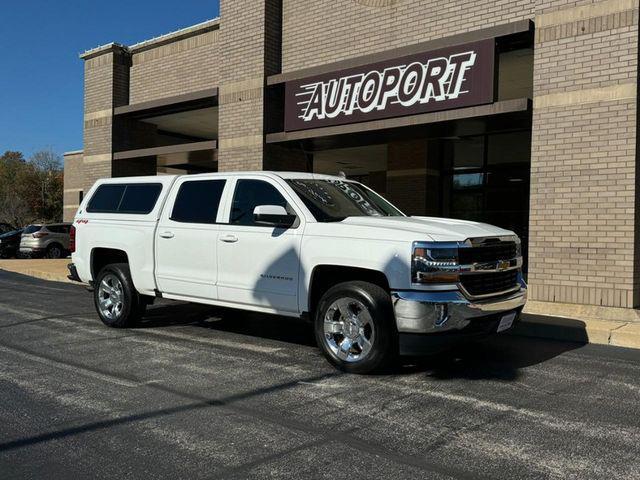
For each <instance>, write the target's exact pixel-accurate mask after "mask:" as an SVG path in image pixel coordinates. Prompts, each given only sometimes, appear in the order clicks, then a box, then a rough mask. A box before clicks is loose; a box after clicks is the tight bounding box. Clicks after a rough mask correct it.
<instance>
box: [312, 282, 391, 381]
mask: <svg viewBox="0 0 640 480" xmlns="http://www.w3.org/2000/svg"><path fill="white" fill-rule="evenodd" d="M314 330H315V336H316V340H317V342H318V346H319V347H320V349H321V350H322V353H323V354H324V355H325V357H326V358H327V359H328V360H329V362H331V363H332V364H333V365H334V366H336V367H337V368H339V369H340V370H343V371H345V372H350V373H370V372H374V371H378V370H382V369H384V368H385V367H387V366H388V365H389V364H390V363H391V361H392V360H393V358H394V357H395V356H396V355H397V348H398V335H397V330H396V327H395V322H394V315H393V309H392V307H391V299H390V297H389V294H388V293H387V292H386V291H385V290H384V289H382V288H381V287H379V286H378V285H374V284H372V283H368V282H361V281H353V282H345V283H341V284H338V285H336V286H334V287H332V288H330V289H329V290H328V291H327V292H326V293H325V294H324V295H323V296H322V298H321V299H320V302H319V304H318V308H317V309H316V312H315V320H314Z"/></svg>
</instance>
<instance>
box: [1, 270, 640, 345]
mask: <svg viewBox="0 0 640 480" xmlns="http://www.w3.org/2000/svg"><path fill="white" fill-rule="evenodd" d="M70 262H71V259H69V258H64V259H60V260H49V259H37V260H35V259H29V260H22V259H14V260H0V270H6V271H9V272H14V273H21V274H23V275H28V276H31V277H36V278H41V279H44V280H52V281H56V282H71V280H69V279H67V275H68V271H67V264H68V263H70ZM511 333H512V334H513V335H519V336H526V337H539V338H549V339H555V340H564V341H573V342H584V343H596V344H602V345H615V346H618V347H627V348H640V311H638V310H631V309H626V308H603V307H597V306H585V305H571V304H559V303H546V302H535V301H529V302H528V303H527V306H526V307H525V310H524V313H523V315H522V321H521V322H520V323H519V324H518V325H517V326H516V327H515V328H514V329H513V330H512V331H511Z"/></svg>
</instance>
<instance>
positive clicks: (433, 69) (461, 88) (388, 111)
mask: <svg viewBox="0 0 640 480" xmlns="http://www.w3.org/2000/svg"><path fill="white" fill-rule="evenodd" d="M494 64H495V40H494V39H489V40H483V41H479V42H474V43H469V44H465V45H458V46H455V47H448V48H442V49H439V50H434V51H430V52H425V53H420V54H413V55H409V56H405V57H402V58H397V59H393V60H385V61H381V62H377V63H373V64H370V65H365V66H361V67H354V68H350V69H346V70H341V71H337V72H331V73H326V74H322V75H317V76H314V77H309V78H304V79H301V80H294V81H290V82H287V84H286V86H285V130H287V131H293V130H304V129H307V128H318V127H325V126H331V125H343V124H346V123H355V122H363V121H369V120H377V119H381V118H391V117H398V116H404V115H413V114H417V113H426V112H433V111H436V110H448V109H453V108H461V107H469V106H474V105H482V104H486V103H491V102H493V99H494Z"/></svg>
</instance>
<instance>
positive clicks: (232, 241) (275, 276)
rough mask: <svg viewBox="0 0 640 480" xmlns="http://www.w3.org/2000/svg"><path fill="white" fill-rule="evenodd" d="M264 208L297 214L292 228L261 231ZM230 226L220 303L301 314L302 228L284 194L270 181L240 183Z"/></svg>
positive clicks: (221, 261) (223, 235)
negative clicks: (259, 213)
mask: <svg viewBox="0 0 640 480" xmlns="http://www.w3.org/2000/svg"><path fill="white" fill-rule="evenodd" d="M258 205H280V206H283V207H285V208H286V209H287V211H289V213H292V214H296V215H297V216H298V220H297V221H296V223H295V224H294V225H293V226H292V227H291V228H275V227H270V226H263V225H258V224H257V223H256V222H255V221H254V218H253V211H254V209H255V207H257V206H258ZM229 210H230V211H229V215H228V223H227V224H222V225H220V233H219V241H218V265H219V267H220V270H219V278H218V294H219V298H220V300H223V301H228V302H231V303H237V304H243V305H257V306H261V307H265V308H267V309H273V310H278V311H289V312H297V311H298V278H299V273H300V272H299V270H300V257H299V252H300V244H301V241H302V226H301V223H300V222H301V217H300V214H299V213H297V212H295V210H294V209H293V208H292V207H291V205H290V203H289V202H287V200H286V198H285V196H284V195H283V193H281V191H280V190H279V188H278V185H277V184H275V183H272V182H271V181H270V180H268V179H252V178H245V179H243V178H241V179H238V180H237V181H236V185H235V191H234V194H233V200H232V203H231V205H230V208H229Z"/></svg>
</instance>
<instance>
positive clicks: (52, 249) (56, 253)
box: [44, 243, 63, 258]
mask: <svg viewBox="0 0 640 480" xmlns="http://www.w3.org/2000/svg"><path fill="white" fill-rule="evenodd" d="M62 253H63V250H62V247H61V246H60V245H58V244H57V243H53V244H51V245H49V246H48V247H47V251H46V252H45V254H44V256H45V257H47V258H62Z"/></svg>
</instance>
